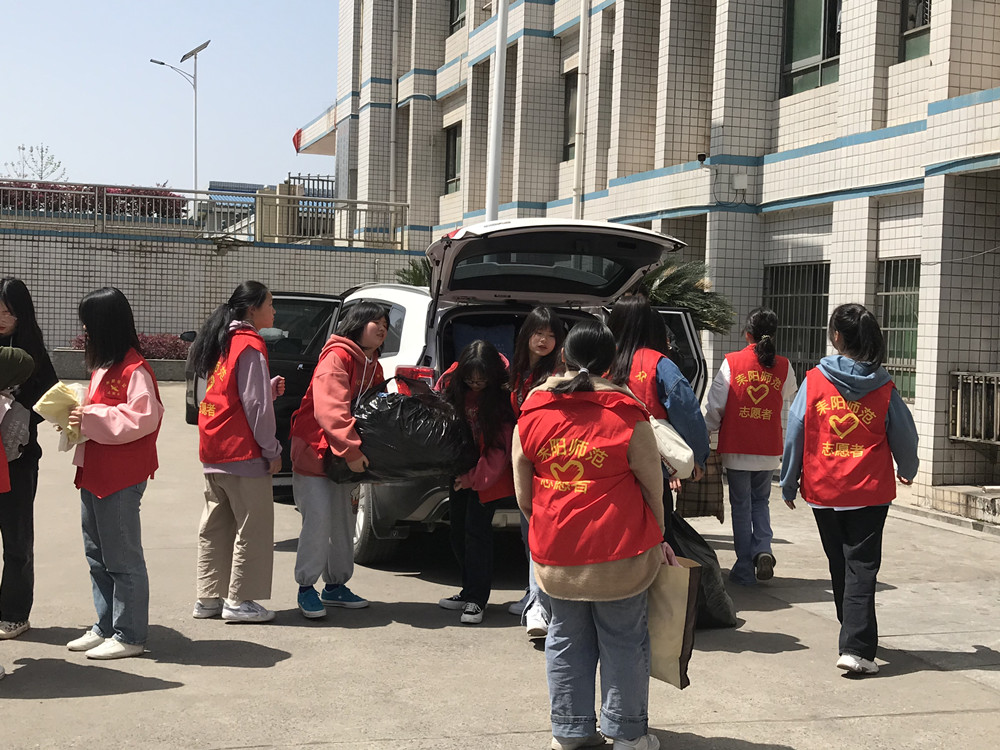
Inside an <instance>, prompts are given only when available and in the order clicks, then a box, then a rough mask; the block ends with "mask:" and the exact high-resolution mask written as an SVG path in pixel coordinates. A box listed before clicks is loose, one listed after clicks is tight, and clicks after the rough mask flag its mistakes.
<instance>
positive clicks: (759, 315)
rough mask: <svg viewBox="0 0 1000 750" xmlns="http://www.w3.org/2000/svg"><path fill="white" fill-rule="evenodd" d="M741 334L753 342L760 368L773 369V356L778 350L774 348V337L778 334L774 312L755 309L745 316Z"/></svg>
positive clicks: (765, 309) (761, 308)
mask: <svg viewBox="0 0 1000 750" xmlns="http://www.w3.org/2000/svg"><path fill="white" fill-rule="evenodd" d="M743 332H744V333H749V334H750V338H752V339H753V340H754V345H753V350H754V353H755V354H756V355H757V362H759V363H760V366H761V367H774V356H775V355H776V354H777V353H778V350H777V349H776V348H775V346H774V335H775V334H776V333H777V332H778V316H777V314H776V313H775V312H774V310H769V309H767V308H766V307H757V308H754V309H753V310H751V311H750V314H749V315H747V322H746V324H745V325H744V326H743Z"/></svg>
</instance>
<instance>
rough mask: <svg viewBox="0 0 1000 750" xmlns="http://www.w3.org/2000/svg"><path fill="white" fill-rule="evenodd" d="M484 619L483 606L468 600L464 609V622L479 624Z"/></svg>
mask: <svg viewBox="0 0 1000 750" xmlns="http://www.w3.org/2000/svg"><path fill="white" fill-rule="evenodd" d="M482 621H483V608H482V607H480V606H479V605H478V604H476V603H475V602H466V603H465V609H464V610H463V611H462V622H464V623H465V624H466V625H478V624H479V623H481V622H482Z"/></svg>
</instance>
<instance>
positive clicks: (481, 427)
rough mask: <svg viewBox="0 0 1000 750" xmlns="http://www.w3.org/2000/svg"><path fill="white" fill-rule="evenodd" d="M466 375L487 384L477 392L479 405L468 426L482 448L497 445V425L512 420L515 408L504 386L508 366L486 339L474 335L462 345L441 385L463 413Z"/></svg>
mask: <svg viewBox="0 0 1000 750" xmlns="http://www.w3.org/2000/svg"><path fill="white" fill-rule="evenodd" d="M469 378H482V379H483V380H485V381H486V388H484V389H483V390H482V391H480V392H479V394H478V395H479V406H478V409H477V410H476V414H475V418H474V419H473V421H472V422H471V423H470V424H469V427H470V428H471V429H472V434H473V435H474V436H475V438H476V441H477V442H478V443H479V445H480V446H481V449H482V450H486V449H487V448H499V447H501V446H502V438H503V430H501V429H499V428H500V426H501V425H502V424H510V423H512V422H513V421H514V410H513V409H512V408H511V405H510V391H508V390H507V379H508V377H507V366H506V365H505V364H504V361H503V357H501V356H500V352H498V351H497V349H496V347H495V346H493V344H491V343H490V342H489V341H485V340H483V339H476V340H475V341H473V342H472V343H470V344H469V345H468V346H466V347H465V348H464V349H462V353H461V354H459V355H458V366H457V367H456V368H455V369H454V370H453V371H452V372H451V377H450V379H449V380H448V383H447V384H446V385H445V387H444V396H445V398H446V399H447V400H448V401H449V402H450V403H451V405H452V406H454V407H455V410H456V412H457V413H459V414H462V415H464V414H465V413H466V410H465V405H466V396H467V395H468V393H469V391H470V390H471V389H470V388H469V386H468V384H467V383H466V382H465V381H466V380H468V379H469Z"/></svg>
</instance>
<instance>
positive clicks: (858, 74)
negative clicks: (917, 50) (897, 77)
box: [837, 0, 902, 135]
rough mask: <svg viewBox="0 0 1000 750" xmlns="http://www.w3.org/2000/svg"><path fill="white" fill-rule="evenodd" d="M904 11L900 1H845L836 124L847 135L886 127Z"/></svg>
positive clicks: (842, 13)
mask: <svg viewBox="0 0 1000 750" xmlns="http://www.w3.org/2000/svg"><path fill="white" fill-rule="evenodd" d="M901 10H902V5H901V0H844V2H843V5H842V6H841V27H840V29H841V30H840V81H839V87H840V99H839V101H840V105H839V107H838V108H837V120H838V123H839V125H840V132H841V133H842V134H843V135H849V134H852V133H864V132H867V131H869V130H877V129H879V128H884V127H885V124H886V103H887V98H888V82H889V66H890V65H894V64H896V63H897V62H898V61H899V28H900V20H899V19H900V12H901Z"/></svg>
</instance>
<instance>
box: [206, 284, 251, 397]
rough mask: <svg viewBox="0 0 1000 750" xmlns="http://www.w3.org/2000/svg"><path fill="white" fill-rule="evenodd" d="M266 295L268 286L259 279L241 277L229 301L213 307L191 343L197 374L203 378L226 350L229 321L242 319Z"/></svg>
mask: <svg viewBox="0 0 1000 750" xmlns="http://www.w3.org/2000/svg"><path fill="white" fill-rule="evenodd" d="M267 295H268V290H267V287H266V286H264V285H263V284H261V283H260V282H259V281H244V282H243V283H242V284H240V285H239V286H238V287H236V289H234V290H233V293H232V294H231V295H230V296H229V301H228V302H226V303H225V304H223V305H219V306H218V307H217V308H215V310H213V311H212V314H211V315H209V316H208V320H206V321H205V322H204V323H203V324H202V326H201V330H200V331H198V337H197V338H196V339H195V340H194V343H193V344H191V355H190V356H191V362H193V363H194V371H195V373H196V374H197V375H200V376H201V377H203V378H204V377H207V376H208V374H209V373H210V372H212V370H214V369H215V365H216V363H217V362H218V361H219V359H220V358H221V357H222V356H223V355H225V354H226V353H227V352H228V351H229V342H230V340H231V339H232V337H233V335H232V331H230V330H229V327H230V325H231V324H232V322H233V321H234V320H245V319H246V317H247V314H248V313H249V312H250V309H251V308H254V307H260V306H261V305H263V304H264V303H265V302H267Z"/></svg>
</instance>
